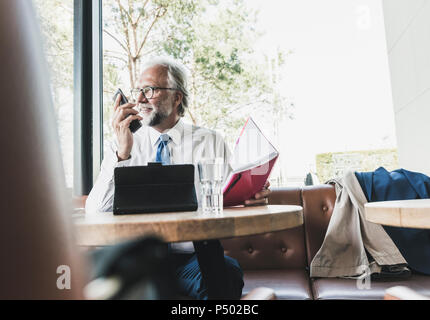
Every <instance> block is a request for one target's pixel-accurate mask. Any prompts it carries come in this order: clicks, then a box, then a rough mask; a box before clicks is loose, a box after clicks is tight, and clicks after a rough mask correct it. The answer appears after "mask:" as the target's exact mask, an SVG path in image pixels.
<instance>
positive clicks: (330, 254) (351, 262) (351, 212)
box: [310, 171, 407, 278]
mask: <svg viewBox="0 0 430 320" xmlns="http://www.w3.org/2000/svg"><path fill="white" fill-rule="evenodd" d="M327 183H330V184H334V185H335V188H336V203H335V206H334V210H333V214H332V217H331V219H330V223H329V225H328V229H327V233H326V235H325V238H324V242H323V244H322V246H321V248H320V249H319V251H318V252H317V253H316V255H315V257H314V259H313V260H312V262H311V267H310V276H311V277H352V278H362V277H364V276H369V275H370V274H374V273H380V272H381V270H382V266H388V267H389V269H390V270H392V271H399V270H402V269H406V270H407V268H406V260H405V259H404V258H403V256H402V254H401V253H400V251H399V250H398V249H397V247H396V245H395V244H394V242H393V241H392V240H391V238H390V237H389V236H388V234H387V233H386V232H385V230H384V228H383V227H382V226H381V225H379V224H375V223H371V222H368V221H366V219H365V216H364V204H365V203H367V200H366V197H365V195H364V193H363V191H362V189H361V186H360V183H359V182H358V179H357V177H356V176H355V174H354V172H352V171H350V172H348V173H347V174H346V175H345V176H344V177H343V178H341V179H334V180H331V181H329V182H327ZM366 250H367V252H368V253H369V255H370V256H371V257H372V258H373V259H374V261H369V259H368V256H367V254H366Z"/></svg>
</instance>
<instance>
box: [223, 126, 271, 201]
mask: <svg viewBox="0 0 430 320" xmlns="http://www.w3.org/2000/svg"><path fill="white" fill-rule="evenodd" d="M278 156H279V152H278V151H277V150H276V149H275V147H273V145H272V144H271V143H270V142H269V140H267V139H266V137H265V136H264V135H263V133H262V132H261V130H260V129H259V128H258V126H257V125H256V124H255V122H254V120H252V118H248V120H247V121H246V123H245V125H244V126H243V129H242V131H241V133H240V135H239V138H238V139H237V141H236V146H235V149H234V153H233V157H232V161H231V166H232V168H233V171H232V173H231V174H230V175H229V177H228V178H227V180H226V183H225V185H224V188H223V195H224V206H225V207H228V206H236V205H241V204H243V203H244V201H245V200H248V199H251V198H252V197H254V196H255V194H256V193H257V192H259V191H261V190H262V189H263V187H264V184H265V183H266V181H267V179H268V178H269V176H270V173H271V172H272V169H273V166H274V165H275V162H276V160H277V159H278Z"/></svg>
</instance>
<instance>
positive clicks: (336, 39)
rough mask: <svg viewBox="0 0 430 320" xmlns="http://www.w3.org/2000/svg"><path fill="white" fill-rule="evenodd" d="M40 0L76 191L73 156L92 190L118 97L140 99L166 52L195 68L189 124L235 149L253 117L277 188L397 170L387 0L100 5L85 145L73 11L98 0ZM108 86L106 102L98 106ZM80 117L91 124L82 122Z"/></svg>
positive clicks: (95, 10)
mask: <svg viewBox="0 0 430 320" xmlns="http://www.w3.org/2000/svg"><path fill="white" fill-rule="evenodd" d="M34 2H35V3H36V6H37V8H38V12H39V15H40V17H41V21H42V26H43V32H44V34H45V36H46V37H45V39H46V44H45V48H46V52H47V57H48V62H49V65H50V67H51V80H52V91H53V95H54V100H55V106H56V110H57V116H58V123H59V131H60V138H61V147H62V152H63V158H64V167H65V170H66V177H67V183H68V185H69V186H71V185H72V183H73V148H75V152H76V148H78V149H79V148H80V149H79V150H80V154H82V157H81V156H79V157H75V162H77V161H76V159H77V158H78V159H79V161H81V160H82V159H84V160H85V159H86V160H88V161H87V163H86V165H84V166H83V167H84V168H86V169H88V168H89V167H90V166H91V165H88V163H91V162H93V163H95V165H94V166H92V168H91V169H88V170H86V171H85V172H84V170H83V172H84V173H83V176H82V177H78V178H77V176H75V180H80V179H82V180H85V179H86V181H85V182H84V183H83V184H84V185H86V186H87V187H88V186H89V187H90V184H91V183H92V181H93V179H94V177H96V176H97V175H98V167H97V165H99V164H100V163H99V162H100V161H101V159H102V158H103V154H102V153H101V150H102V146H104V149H105V150H106V148H107V144H108V143H109V142H110V140H111V139H112V138H113V132H112V128H111V117H112V111H113V101H112V96H113V94H114V92H115V91H116V89H117V88H121V89H122V90H123V91H124V92H125V93H128V92H130V89H131V88H133V87H135V84H136V81H137V79H138V77H139V74H140V72H141V71H142V70H141V65H142V63H144V62H145V60H147V59H149V58H151V57H153V56H157V55H163V56H170V57H173V58H175V59H178V60H180V61H182V62H183V63H184V64H185V65H186V66H187V68H188V70H189V73H190V88H189V89H190V93H191V99H190V106H189V108H188V110H187V112H186V116H185V121H188V122H190V123H194V124H197V125H199V126H205V127H208V128H211V129H215V130H218V131H219V132H221V133H222V134H223V135H224V136H225V139H226V140H227V142H228V143H229V145H230V147H231V148H233V146H234V142H235V140H236V138H237V136H238V134H239V131H240V128H241V127H242V126H243V124H244V122H245V119H246V118H247V117H248V116H252V117H253V118H254V120H255V121H256V122H257V124H259V126H260V127H261V128H262V130H263V132H264V134H265V135H266V136H268V138H269V140H271V141H272V142H273V144H274V145H275V146H276V147H277V148H278V150H279V151H280V157H279V160H278V163H277V165H276V166H275V170H274V172H273V173H272V176H271V183H272V186H288V185H290V186H292V185H303V184H304V183H305V177H307V176H308V177H309V173H312V175H313V177H316V178H319V180H320V181H321V182H323V181H324V180H326V179H328V178H333V177H335V176H337V175H341V174H342V173H343V170H344V169H347V168H352V169H357V170H374V169H376V167H378V166H385V167H387V169H394V168H396V167H397V165H398V162H397V150H396V139H395V129H394V117H393V109H392V101H391V100H392V99H391V87H390V81H389V72H388V61H387V48H386V41H385V34H384V25H383V14H382V6H381V1H379V0H378V1H375V0H361V1H360V2H357V1H356V0H325V1H320V0H288V1H277V0H266V1H264V2H262V1H258V0H217V1H213V0H170V1H164V0H148V1H140V0H92V1H91V2H90V4H91V5H92V9H91V5H90V6H89V7H90V8H89V11H90V12H89V13H88V11H86V12H87V14H86V15H85V14H83V15H82V18H83V19H84V20H85V21H86V23H87V25H86V26H87V29H86V31H84V35H85V36H83V37H82V38H79V39H80V40H81V41H82V42H83V43H85V41H87V42H91V44H89V45H88V43H87V47H86V49H90V50H89V51H85V50H83V51H82V57H83V58H85V57H87V56H90V55H92V62H91V61H90V62H89V61H88V60H85V59H84V60H85V61H86V62H85V63H89V64H88V65H85V66H84V65H83V63H82V66H78V67H79V68H78V69H76V67H77V66H75V70H82V71H84V78H85V79H86V80H88V82H87V84H89V85H87V84H86V85H85V86H83V88H81V89H78V91H79V90H90V91H88V92H89V93H88V92H86V95H83V96H85V97H87V98H88V97H89V99H86V102H85V106H84V105H83V106H82V108H86V109H85V110H86V111H85V112H84V116H85V117H87V118H85V121H87V122H86V123H85V125H84V129H83V130H85V128H86V129H88V128H87V127H89V126H92V128H91V129H88V130H87V131H86V132H85V135H82V137H84V138H82V140H85V141H86V140H88V141H87V145H86V146H84V148H83V147H81V145H80V144H78V143H77V142H76V141H73V123H72V122H73V70H74V68H73V67H74V66H73V49H74V48H73V46H74V45H73V32H74V31H75V32H76V25H75V26H74V24H73V18H74V14H75V15H76V12H75V13H74V12H73V6H74V5H75V6H76V4H80V5H81V6H80V7H79V8H84V6H83V4H84V3H85V5H87V4H89V2H86V1H83V0H34ZM100 6H101V7H100ZM75 8H76V7H75ZM85 10H88V6H85V8H84V11H85ZM75 18H76V17H75ZM88 21H89V23H90V28H89V29H88ZM75 22H76V20H75ZM91 24H92V29H91ZM80 26H81V27H82V26H85V24H82V25H80ZM74 28H75V30H74ZM79 30H80V31H81V29H79ZM88 30H89V31H88ZM85 32H86V33H85ZM89 35H92V38H91V37H89V38H88V39H89V40H88V39H87V38H86V37H87V36H89ZM99 38H100V39H101V40H102V45H101V46H99V45H98V39H99ZM75 39H76V36H75ZM75 41H76V40H75ZM80 45H81V43H80ZM79 48H81V46H79ZM100 48H102V49H100ZM100 50H101V52H100ZM75 55H76V52H75ZM90 60H91V59H90ZM75 61H80V60H79V59H78V60H75ZM85 72H88V75H86V74H85ZM99 72H100V74H99ZM97 77H99V79H101V80H102V83H100V82H97V81H99V80H97ZM94 79H96V80H94ZM75 80H76V79H75ZM94 81H95V82H94ZM75 83H76V82H75ZM100 88H103V92H102V98H103V99H93V100H91V95H92V96H93V97H95V96H96V95H97V96H99V95H100V94H101V92H100V91H101V90H100ZM75 90H77V88H75ZM100 101H102V103H101V102H100ZM101 104H102V105H101ZM75 108H76V106H75ZM75 110H76V109H75ZM79 110H83V109H79ZM75 119H77V120H76V121H81V120H80V119H79V117H76V113H75ZM75 125H76V123H75ZM75 128H76V126H75ZM99 128H100V130H99ZM91 130H92V131H91ZM75 131H78V130H75ZM97 132H98V133H97ZM101 132H102V133H103V134H102V135H99V136H97V135H98V134H99V133H101ZM76 136H77V132H75V137H76ZM87 136H88V138H87ZM84 144H85V143H84ZM85 148H86V149H85ZM91 148H92V149H91ZM89 150H92V151H89ZM81 158H82V159H81ZM87 158H88V159H87ZM75 168H79V166H76V163H75ZM87 175H88V176H90V177H86V176H87ZM93 176H94V177H93ZM314 180H315V179H314ZM308 181H309V180H308ZM83 189H88V188H83Z"/></svg>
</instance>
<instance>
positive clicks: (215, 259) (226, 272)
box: [172, 240, 244, 300]
mask: <svg viewBox="0 0 430 320" xmlns="http://www.w3.org/2000/svg"><path fill="white" fill-rule="evenodd" d="M193 245H194V250H195V253H189V254H184V253H172V255H173V261H174V263H175V266H174V268H175V273H176V278H177V280H178V286H179V290H180V294H181V295H185V296H188V297H190V298H193V299H198V300H207V299H229V300H236V299H240V298H241V296H242V288H243V285H244V283H243V272H242V269H241V268H240V266H239V263H238V262H237V261H236V260H235V259H233V258H230V257H228V256H225V255H224V249H223V247H222V245H221V243H220V241H219V240H207V241H195V242H193Z"/></svg>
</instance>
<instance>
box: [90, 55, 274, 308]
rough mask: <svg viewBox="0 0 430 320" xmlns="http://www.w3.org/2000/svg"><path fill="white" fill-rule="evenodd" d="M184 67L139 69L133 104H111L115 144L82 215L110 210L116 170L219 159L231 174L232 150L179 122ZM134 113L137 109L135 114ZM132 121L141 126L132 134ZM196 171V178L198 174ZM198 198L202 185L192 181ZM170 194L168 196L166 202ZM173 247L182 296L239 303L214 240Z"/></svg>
mask: <svg viewBox="0 0 430 320" xmlns="http://www.w3.org/2000/svg"><path fill="white" fill-rule="evenodd" d="M186 80H187V79H186V72H185V68H184V67H183V66H182V65H181V64H179V63H178V62H176V61H172V60H170V59H162V58H157V59H154V60H151V61H149V62H147V63H146V64H145V65H144V66H143V72H142V74H141V77H140V79H139V81H138V83H137V85H138V88H137V89H133V90H132V98H133V101H132V103H127V104H124V105H119V103H120V98H119V97H118V99H117V101H116V102H115V106H114V109H115V112H114V117H113V121H112V125H113V127H114V130H115V139H114V141H113V142H112V144H111V148H110V149H109V150H108V152H107V154H106V155H105V158H104V159H103V163H102V167H101V172H100V175H99V177H98V179H97V181H96V183H95V185H94V188H93V190H91V193H90V194H89V196H88V199H87V202H86V211H87V213H88V214H91V213H92V212H95V211H112V206H113V195H114V182H113V173H114V169H115V167H122V166H138V165H147V163H148V162H162V163H163V164H194V165H195V167H196V168H197V162H198V161H199V160H200V159H202V158H223V159H224V163H225V164H226V166H225V177H227V175H228V173H229V172H230V170H231V167H230V165H229V158H230V151H229V150H228V147H227V145H226V144H225V142H224V139H223V138H222V137H221V136H220V135H219V134H218V133H216V132H215V131H213V130H209V129H206V128H201V127H198V126H194V125H191V124H187V123H185V122H183V121H182V120H181V118H182V117H183V116H184V113H185V108H187V107H188V90H187V81H186ZM136 109H137V110H136ZM133 120H139V121H142V124H143V127H142V128H141V129H139V130H138V131H137V132H136V133H135V134H132V133H131V131H130V129H129V126H130V123H131V122H132V121H133ZM197 174H198V173H197V169H196V174H195V176H196V177H198V175H197ZM195 186H196V193H197V196H198V198H199V197H200V192H199V191H200V186H199V183H198V179H196V183H195ZM268 187H269V184H268V183H266V186H265V188H264V189H263V190H262V191H261V192H259V193H257V194H256V196H255V198H253V199H249V200H247V201H245V204H247V205H258V204H265V203H267V196H268V195H269V193H270V191H269V189H268ZM168 196H169V195H166V197H168ZM189 244H190V243H183V244H177V245H172V247H173V249H176V250H177V251H178V250H179V249H180V251H181V253H180V254H179V253H177V256H178V258H177V259H176V261H177V266H176V274H177V277H178V280H179V285H180V289H181V293H182V294H185V295H188V296H190V297H192V298H196V299H208V298H209V299H239V298H240V297H241V292H242V287H243V280H242V271H241V269H240V266H239V264H238V263H237V261H236V260H234V259H232V258H230V257H227V256H224V251H223V248H222V246H221V243H220V242H219V241H218V240H210V241H196V242H193V246H194V250H195V253H194V252H193V250H192V247H191V248H190V246H189Z"/></svg>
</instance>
